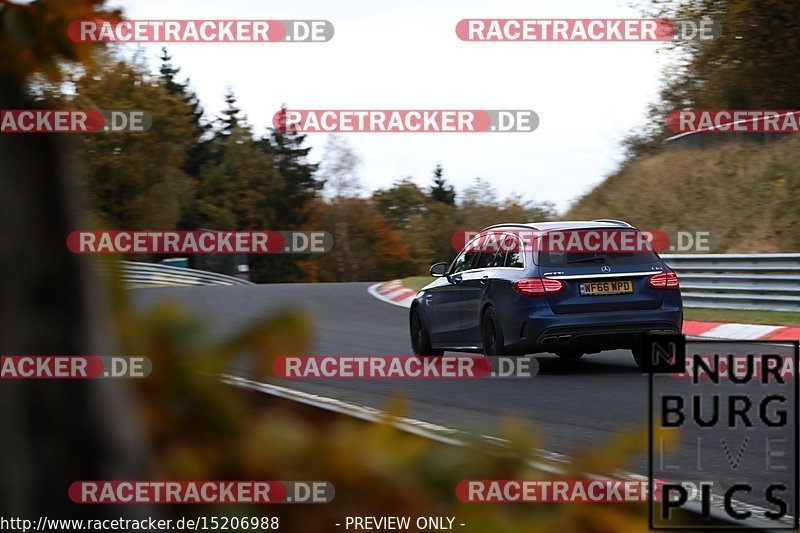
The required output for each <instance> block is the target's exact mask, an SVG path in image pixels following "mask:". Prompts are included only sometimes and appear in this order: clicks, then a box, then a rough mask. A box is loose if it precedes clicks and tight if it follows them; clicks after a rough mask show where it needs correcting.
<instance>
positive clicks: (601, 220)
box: [592, 218, 633, 228]
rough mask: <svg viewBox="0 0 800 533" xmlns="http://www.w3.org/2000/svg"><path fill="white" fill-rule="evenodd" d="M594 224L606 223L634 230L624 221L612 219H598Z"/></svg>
mask: <svg viewBox="0 0 800 533" xmlns="http://www.w3.org/2000/svg"><path fill="white" fill-rule="evenodd" d="M592 222H605V223H607V224H616V225H617V226H625V227H626V228H632V227H633V226H632V225H631V224H628V223H627V222H625V221H624V220H614V219H612V218H597V219H594V220H592Z"/></svg>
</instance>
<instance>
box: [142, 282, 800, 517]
mask: <svg viewBox="0 0 800 533" xmlns="http://www.w3.org/2000/svg"><path fill="white" fill-rule="evenodd" d="M369 285H370V284H368V283H331V284H274V285H249V286H248V285H241V286H230V287H170V288H153V289H135V290H133V291H132V299H133V301H134V305H135V307H136V308H137V309H144V308H146V307H148V306H151V305H154V304H157V303H160V302H164V301H173V302H177V303H179V304H182V305H184V306H185V307H187V308H188V309H190V310H191V311H192V313H193V314H195V315H197V316H199V317H201V318H203V319H205V320H206V321H207V322H208V324H209V326H210V327H211V331H212V334H214V335H221V336H224V335H227V334H232V333H234V332H235V331H237V330H238V329H239V328H242V327H243V326H246V325H247V324H249V323H250V322H252V321H253V320H255V319H257V318H259V317H263V316H265V315H267V314H269V313H271V312H273V311H275V310H285V309H301V310H305V311H307V312H308V313H309V315H310V317H311V319H312V321H313V324H314V333H315V337H314V339H313V349H312V351H311V353H308V354H298V355H410V354H411V346H410V341H409V333H408V310H407V309H405V308H402V307H398V306H394V305H390V304H387V303H385V302H382V301H379V300H377V299H375V298H374V297H372V296H371V295H369V294H368V292H367V287H368V286H369ZM717 347H720V345H717ZM722 349H724V345H722ZM143 355H146V354H143ZM536 358H537V360H538V363H539V373H538V375H536V376H535V377H533V378H527V379H519V378H505V379H476V380H435V379H431V380H425V379H402V380H400V379H393V380H387V379H374V380H363V379H341V380H271V381H270V382H271V383H275V384H278V385H281V386H284V387H288V388H293V389H296V390H300V391H304V392H309V393H313V394H316V395H320V396H325V397H329V398H335V399H339V400H344V401H347V402H351V403H355V404H359V405H365V406H369V407H374V408H378V409H383V408H385V407H386V406H387V404H388V403H389V401H390V400H391V399H392V398H394V397H397V396H402V397H404V398H405V399H406V400H407V401H408V403H409V405H410V412H409V413H408V415H407V416H410V417H412V418H416V419H418V420H422V421H425V422H431V423H434V424H440V425H443V426H447V427H454V428H460V429H468V430H473V431H478V432H480V433H482V434H486V435H498V434H499V424H500V423H501V421H502V420H503V419H504V418H506V417H508V416H509V415H510V416H516V417H519V418H522V419H524V420H525V421H527V422H528V423H529V424H530V425H531V426H532V428H533V429H534V430H535V431H536V432H537V434H538V435H539V436H540V438H541V447H542V448H544V449H546V450H550V451H554V452H558V453H562V454H567V455H573V454H575V453H579V451H580V450H581V449H594V448H596V447H602V446H605V445H606V443H608V442H609V441H610V439H611V438H612V437H613V436H614V435H615V433H617V432H619V431H620V430H621V429H624V428H636V427H639V428H643V429H645V428H646V427H647V409H648V377H647V376H646V375H644V374H642V373H641V371H640V370H639V369H638V367H637V366H636V365H635V363H634V362H633V359H632V357H631V355H630V352H628V351H623V350H618V351H608V352H603V353H599V354H593V355H587V356H584V358H583V359H580V360H577V361H563V360H561V359H559V358H557V357H556V356H555V355H549V354H547V355H539V356H536ZM231 373H232V374H236V375H239V376H242V377H254V376H250V375H249V374H248V370H247V364H246V362H242V363H240V364H239V365H237V367H236V368H234V369H232V370H231ZM791 409H792V412H791V413H790V418H789V420H790V421H791V420H795V421H796V420H797V413H796V411H794V410H793V407H792V408H791ZM724 413H725V411H723V416H724ZM792 416H793V418H792ZM790 423H791V422H790ZM790 430H791V431H793V430H794V427H792V426H790ZM742 435H744V434H742ZM748 435H749V434H748ZM788 436H789V437H790V440H789V446H791V436H792V434H791V432H789V433H788ZM763 440H764V439H763V436H760V435H759V434H758V433H753V434H752V438H751V440H750V446H751V448H750V449H748V450H747V452H748V453H753V454H755V453H756V452H757V451H758V448H757V447H761V448H763V447H764V442H763ZM719 441H720V437H719V435H717V434H715V433H714V432H713V431H711V432H707V433H703V441H702V448H703V461H704V465H705V471H706V472H707V474H703V476H705V477H697V478H695V479H713V480H715V481H718V482H720V483H721V484H722V486H723V487H725V486H729V484H730V483H732V482H733V481H734V480H737V481H741V480H742V477H743V476H744V477H746V478H747V480H748V481H750V482H752V484H753V486H754V487H756V486H758V485H759V484H760V483H761V482H765V481H766V480H767V479H768V476H769V474H768V473H766V472H765V470H764V465H763V453H762V454H761V457H762V459H761V460H760V461H755V460H750V459H747V460H743V461H742V462H741V464H740V465H739V467H738V470H736V471H732V470H731V468H727V467H726V463H728V462H730V459H729V458H727V457H726V454H725V453H723V449H722V448H721V447H720V442H719ZM729 441H730V442H728V443H727V444H728V446H729V447H730V453H731V454H735V453H736V452H737V450H739V447H740V441H732V440H730V439H729ZM686 442H690V443H693V442H695V441H693V440H692V439H688V440H687V441H686ZM789 451H790V452H793V450H792V449H791V448H789ZM693 454H695V445H694V444H692V445H691V446H689V445H687V446H684V447H682V448H681V449H680V451H679V452H678V455H677V456H675V457H677V458H678V460H679V462H680V459H681V456H683V459H685V460H686V461H687V463H690V462H691V457H693ZM791 455H792V453H790V457H789V460H791ZM757 456H758V455H754V457H757ZM749 457H750V455H747V456H746V458H749ZM626 469H627V470H628V471H631V472H635V473H638V474H643V475H646V474H647V458H646V456H644V455H642V456H639V457H632V458H631V460H630V462H629V464H627V465H626ZM744 472H746V475H745V474H744ZM795 473H796V470H795ZM729 476H733V477H729ZM656 477H659V476H658V475H657V476H656ZM661 477H663V476H661ZM718 490H719V489H718V488H717V489H715V492H716V491H718ZM792 490H793V488H792V487H790V488H789V491H790V493H789V495H787V496H789V501H791V499H792V498H793V496H794V494H793V493H792V492H791V491H792ZM736 498H737V499H739V500H742V501H745V502H748V503H753V504H755V505H759V506H762V507H766V508H774V506H772V505H771V504H768V503H765V501H764V498H763V494H762V493H760V492H759V491H757V490H755V489H754V494H753V495H751V496H748V495H746V494H744V493H739V494H737V496H736ZM790 514H793V510H792V509H791V505H790Z"/></svg>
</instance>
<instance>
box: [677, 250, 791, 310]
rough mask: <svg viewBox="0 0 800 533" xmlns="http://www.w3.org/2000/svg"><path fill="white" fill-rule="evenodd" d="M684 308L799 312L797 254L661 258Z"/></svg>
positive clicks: (681, 255) (688, 255)
mask: <svg viewBox="0 0 800 533" xmlns="http://www.w3.org/2000/svg"><path fill="white" fill-rule="evenodd" d="M661 257H662V258H663V259H664V261H666V263H667V264H668V265H669V266H670V268H672V269H674V270H675V271H676V272H677V273H678V278H679V279H680V283H681V293H682V294H683V303H684V305H685V306H686V307H714V308H719V309H758V310H770V311H800V254H711V255H694V254H679V255H662V256H661Z"/></svg>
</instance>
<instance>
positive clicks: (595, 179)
mask: <svg viewBox="0 0 800 533" xmlns="http://www.w3.org/2000/svg"><path fill="white" fill-rule="evenodd" d="M631 3H633V2H631V1H630V0H621V1H617V0H570V1H563V0H561V1H541V0H525V1H516V0H513V1H512V0H508V1H504V0H493V1H492V2H486V1H485V0H483V1H476V0H452V1H447V0H445V1H437V2H433V1H431V0H406V1H404V2H402V3H400V2H388V1H380V0H373V1H368V0H363V1H355V0H338V1H336V2H332V1H330V0H307V1H303V2H291V1H289V2H287V1H285V0H284V1H281V2H274V1H259V0H228V1H226V2H221V1H219V0H215V1H211V0H209V1H206V0H177V1H176V0H170V1H169V2H165V1H163V0H117V1H116V2H114V1H113V0H112V2H111V5H112V6H113V7H121V8H122V9H123V10H124V12H125V15H126V16H127V17H128V18H130V19H208V18H224V19H235V18H240V19H327V20H329V21H331V22H332V23H333V26H334V28H335V36H334V38H333V39H332V40H331V41H329V42H327V43H241V44H209V43H196V44H174V43H172V44H169V46H168V49H169V51H170V53H171V54H172V55H173V63H174V64H175V65H177V66H179V67H181V75H182V76H185V77H189V78H190V79H191V87H192V89H193V90H195V91H196V92H197V93H198V95H199V97H200V99H201V101H202V103H203V105H204V106H205V109H206V111H207V112H209V113H211V114H218V113H219V111H220V110H221V109H222V108H223V107H224V103H223V95H224V93H225V88H226V86H231V87H232V88H233V90H234V91H235V93H236V95H237V97H238V99H239V107H241V108H242V109H243V110H244V111H245V112H246V114H247V117H248V121H249V122H250V123H251V124H252V125H253V126H254V127H255V128H256V131H257V132H259V133H260V132H263V131H265V128H266V127H267V126H269V125H270V123H271V119H272V115H273V114H274V113H275V111H276V110H278V109H279V107H280V105H281V104H282V103H285V104H288V105H289V107H290V108H295V109H533V110H535V111H536V112H537V113H538V114H539V118H540V125H539V128H538V129H537V130H536V131H535V132H532V133H504V134H497V133H483V134H469V133H468V134H463V133H450V134H441V133H393V134H386V133H346V134H342V135H346V137H347V141H348V142H349V143H350V145H351V146H352V147H353V149H354V150H355V152H356V153H357V154H358V155H359V157H360V158H361V165H360V167H359V170H358V174H359V177H360V178H361V181H362V183H363V184H364V186H365V189H368V190H372V189H376V188H379V187H386V186H389V185H391V183H392V182H394V181H395V180H397V179H399V178H403V177H406V176H411V177H412V178H413V179H414V181H415V182H416V183H417V184H418V185H420V186H427V185H428V184H429V183H430V179H431V174H432V170H433V168H434V166H435V165H436V163H441V164H442V165H443V166H444V170H445V177H446V178H447V179H448V180H450V181H451V182H452V183H454V184H455V186H456V189H457V190H460V189H463V188H464V187H466V186H468V185H469V184H470V183H471V182H472V181H473V180H474V179H475V178H476V177H478V176H480V177H482V178H484V179H486V180H488V181H490V182H491V183H492V184H493V185H494V187H495V188H496V189H497V190H498V192H499V193H500V195H501V197H505V196H507V195H510V194H512V193H517V194H519V195H521V196H522V197H523V198H525V199H529V200H534V201H537V202H541V201H546V200H548V201H552V202H554V203H555V204H556V206H557V207H558V208H559V209H561V210H564V209H565V208H567V206H568V205H569V203H570V202H571V201H573V200H574V199H576V198H577V197H579V196H580V195H582V194H584V193H585V192H587V191H588V190H590V189H591V188H592V187H593V186H594V185H596V184H598V183H599V182H600V181H602V179H603V178H604V177H605V176H607V175H608V174H609V173H611V172H612V171H613V170H614V169H615V168H616V167H617V165H618V164H619V162H620V160H621V155H622V151H621V146H620V141H621V140H622V138H623V137H624V136H625V135H626V133H628V132H630V131H631V130H632V129H634V128H636V127H637V126H640V125H641V124H642V123H643V122H644V113H645V112H646V109H647V104H648V103H649V102H651V101H653V99H654V98H655V96H656V94H657V91H658V87H659V75H660V72H661V67H662V66H663V63H664V54H658V53H657V51H658V50H659V48H660V45H659V44H658V43H644V42H640V43H637V42H617V43H615V42H600V43H577V42H553V43H542V42H503V43H489V42H485V43H481V42H463V41H460V40H459V39H458V38H457V37H456V34H455V25H456V23H457V22H458V21H459V20H460V19H462V18H626V17H639V16H641V15H640V13H639V11H638V10H637V9H636V8H634V7H631V6H630V5H629V4H631ZM161 46H162V45H160V44H153V45H147V46H146V47H145V51H146V55H147V56H148V58H150V59H151V64H152V66H153V68H157V65H158V61H157V59H156V56H157V54H158V50H159V49H160V47H161ZM325 140H326V134H321V133H318V134H312V135H309V142H310V144H311V145H312V146H313V147H314V150H312V154H315V156H314V157H312V158H318V157H319V156H320V155H321V152H322V148H323V147H324V145H325Z"/></svg>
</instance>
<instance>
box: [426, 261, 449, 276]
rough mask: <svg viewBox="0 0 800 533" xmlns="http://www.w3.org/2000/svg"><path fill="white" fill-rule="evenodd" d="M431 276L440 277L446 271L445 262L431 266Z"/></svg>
mask: <svg viewBox="0 0 800 533" xmlns="http://www.w3.org/2000/svg"><path fill="white" fill-rule="evenodd" d="M430 272H431V276H433V277H434V278H441V277H442V276H444V275H445V274H446V273H447V263H436V264H434V265H433V266H431V270H430Z"/></svg>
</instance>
